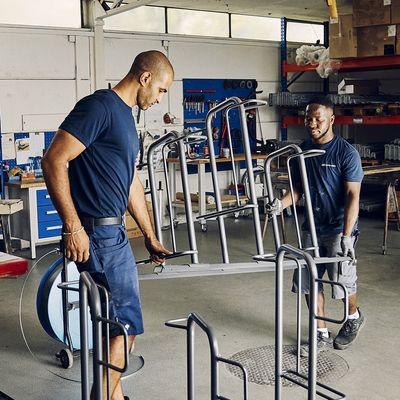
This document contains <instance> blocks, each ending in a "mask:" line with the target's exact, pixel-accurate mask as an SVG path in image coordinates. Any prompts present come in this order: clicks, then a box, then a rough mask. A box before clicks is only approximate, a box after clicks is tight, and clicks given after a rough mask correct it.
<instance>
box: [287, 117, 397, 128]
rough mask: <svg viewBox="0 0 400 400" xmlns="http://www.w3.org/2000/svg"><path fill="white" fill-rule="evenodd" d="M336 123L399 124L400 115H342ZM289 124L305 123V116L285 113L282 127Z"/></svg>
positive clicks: (336, 119)
mask: <svg viewBox="0 0 400 400" xmlns="http://www.w3.org/2000/svg"><path fill="white" fill-rule="evenodd" d="M335 124H336V125H398V124H400V115H391V116H380V115H379V116H362V117H355V116H342V115H337V116H336V117H335ZM289 125H304V117H298V116H295V115H285V116H284V117H283V119H282V127H283V128H287V127H288V126H289Z"/></svg>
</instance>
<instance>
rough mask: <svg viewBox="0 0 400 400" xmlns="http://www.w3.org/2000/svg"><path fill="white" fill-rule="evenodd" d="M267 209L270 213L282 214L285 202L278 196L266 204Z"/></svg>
mask: <svg viewBox="0 0 400 400" xmlns="http://www.w3.org/2000/svg"><path fill="white" fill-rule="evenodd" d="M265 211H266V213H267V214H270V215H280V214H281V213H282V211H283V203H282V201H281V200H279V199H278V198H275V199H274V200H273V201H271V202H270V203H267V204H266V205H265Z"/></svg>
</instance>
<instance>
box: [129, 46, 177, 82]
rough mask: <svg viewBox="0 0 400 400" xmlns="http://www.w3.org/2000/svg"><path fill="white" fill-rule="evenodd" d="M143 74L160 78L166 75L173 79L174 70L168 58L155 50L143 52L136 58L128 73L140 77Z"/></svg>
mask: <svg viewBox="0 0 400 400" xmlns="http://www.w3.org/2000/svg"><path fill="white" fill-rule="evenodd" d="M144 72H151V73H152V74H153V75H155V76H162V75H164V74H165V73H167V74H168V75H169V76H171V78H173V77H174V68H173V67H172V65H171V63H170V61H169V60H168V58H167V57H166V56H165V55H164V54H163V53H161V52H160V51H157V50H149V51H144V52H143V53H140V54H138V55H137V56H136V58H135V60H134V61H133V64H132V67H131V69H130V70H129V73H130V74H132V75H133V76H135V77H140V75H141V74H143V73H144Z"/></svg>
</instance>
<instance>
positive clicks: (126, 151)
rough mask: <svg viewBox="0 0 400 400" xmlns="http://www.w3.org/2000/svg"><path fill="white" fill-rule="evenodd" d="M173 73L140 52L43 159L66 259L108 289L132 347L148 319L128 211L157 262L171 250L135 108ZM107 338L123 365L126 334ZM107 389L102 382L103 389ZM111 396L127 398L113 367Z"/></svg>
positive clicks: (164, 62)
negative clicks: (163, 236)
mask: <svg viewBox="0 0 400 400" xmlns="http://www.w3.org/2000/svg"><path fill="white" fill-rule="evenodd" d="M173 77H174V71H173V68H172V65H171V63H170V62H169V60H168V59H167V58H166V57H165V55H164V54H163V53H161V52H159V51H154V50H152V51H147V52H143V53H141V54H139V55H138V56H137V57H136V58H135V60H134V62H133V64H132V67H131V69H130V71H129V72H128V74H127V75H126V76H125V77H124V78H123V79H122V80H121V81H120V82H119V83H118V84H117V85H116V86H115V87H114V88H113V89H108V90H97V91H96V92H95V93H93V94H92V95H90V96H87V97H85V98H83V99H82V100H80V101H79V102H78V103H77V104H76V105H75V107H74V109H73V110H72V111H71V112H70V114H69V115H68V116H67V117H66V119H65V120H64V122H63V123H62V124H61V126H60V128H59V130H58V132H57V134H56V136H55V137H54V139H53V141H52V143H51V145H50V147H49V149H48V150H47V152H46V154H45V156H44V158H43V161H42V166H43V170H44V176H45V180H46V185H47V187H48V190H49V193H50V196H51V198H52V200H53V202H54V204H55V206H56V208H57V210H58V212H59V214H60V216H61V219H62V221H63V234H62V235H63V241H64V246H65V251H66V256H67V257H68V258H69V259H70V260H72V261H75V262H76V263H77V266H78V269H79V271H87V272H89V273H90V274H91V276H92V277H93V279H94V280H95V282H96V283H99V284H102V285H104V286H105V287H106V288H107V289H108V290H109V292H110V293H111V296H110V302H109V311H110V318H112V319H115V320H116V321H118V322H120V323H121V324H123V325H124V326H125V328H126V330H127V332H128V335H129V346H130V347H132V345H133V342H134V338H135V336H136V335H138V334H141V333H143V320H142V312H141V305H140V296H139V284H138V275H137V268H136V263H135V259H134V257H133V254H132V249H131V246H130V244H129V241H128V238H127V234H126V231H125V228H124V221H123V216H124V214H125V211H126V210H128V211H129V212H130V214H131V215H132V217H133V218H134V219H135V221H136V223H137V224H138V226H139V228H140V229H141V231H142V232H143V236H144V240H145V245H146V247H147V249H148V251H149V253H150V255H151V259H152V260H153V261H154V262H156V263H162V262H163V261H164V259H165V256H166V255H168V254H170V252H169V251H168V250H167V249H166V248H164V246H163V245H162V244H161V243H160V242H159V241H158V240H157V238H156V236H155V234H154V231H153V228H152V225H151V221H150V217H149V214H148V211H147V206H146V200H145V196H144V190H143V186H142V184H141V182H140V180H139V178H138V176H137V173H136V170H135V160H136V156H137V154H138V150H139V142H138V135H137V132H136V127H135V123H134V119H133V116H132V107H133V106H135V105H137V106H139V107H140V109H142V110H147V109H148V108H149V107H151V106H152V105H154V104H156V103H159V102H160V101H161V99H162V98H163V96H164V94H165V93H166V92H167V89H168V88H169V87H170V86H171V84H172V81H173ZM110 336H111V340H110V362H111V363H112V364H114V365H117V366H119V367H121V366H122V365H123V362H124V351H123V348H124V341H123V336H122V335H121V331H120V330H119V329H116V328H115V326H111V327H110ZM106 387H107V386H106V381H104V382H103V392H104V394H105V393H106V391H105V390H106ZM104 398H105V397H104ZM110 398H112V399H113V400H123V399H127V396H125V397H124V395H123V392H122V387H121V380H120V373H118V372H117V371H113V370H111V371H110Z"/></svg>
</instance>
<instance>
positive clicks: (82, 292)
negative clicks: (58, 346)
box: [79, 284, 90, 400]
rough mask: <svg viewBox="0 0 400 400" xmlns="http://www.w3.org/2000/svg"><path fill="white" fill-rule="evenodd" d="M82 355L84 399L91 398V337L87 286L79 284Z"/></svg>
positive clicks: (82, 390)
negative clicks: (89, 337)
mask: <svg viewBox="0 0 400 400" xmlns="http://www.w3.org/2000/svg"><path fill="white" fill-rule="evenodd" d="M79 320H80V347H81V350H80V355H81V394H82V400H89V397H90V391H89V343H88V342H89V339H88V327H87V324H88V300H87V287H86V286H85V285H83V284H80V285H79Z"/></svg>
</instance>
